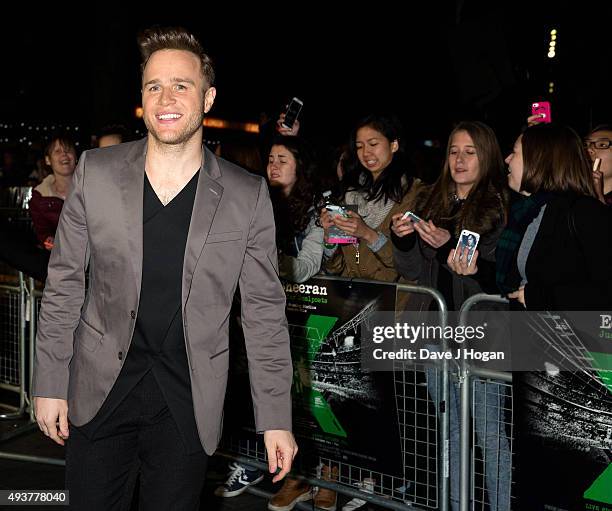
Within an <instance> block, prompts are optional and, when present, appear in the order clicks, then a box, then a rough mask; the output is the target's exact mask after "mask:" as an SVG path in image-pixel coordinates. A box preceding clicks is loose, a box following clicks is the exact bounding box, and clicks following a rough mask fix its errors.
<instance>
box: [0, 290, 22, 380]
mask: <svg viewBox="0 0 612 511" xmlns="http://www.w3.org/2000/svg"><path fill="white" fill-rule="evenodd" d="M20 312H21V311H20V296H19V290H18V289H12V288H0V383H4V384H7V385H12V386H16V387H18V386H19V385H20V384H21V380H22V378H23V375H22V374H20V370H19V357H20V353H21V351H20V350H21V346H20V342H19V328H20Z"/></svg>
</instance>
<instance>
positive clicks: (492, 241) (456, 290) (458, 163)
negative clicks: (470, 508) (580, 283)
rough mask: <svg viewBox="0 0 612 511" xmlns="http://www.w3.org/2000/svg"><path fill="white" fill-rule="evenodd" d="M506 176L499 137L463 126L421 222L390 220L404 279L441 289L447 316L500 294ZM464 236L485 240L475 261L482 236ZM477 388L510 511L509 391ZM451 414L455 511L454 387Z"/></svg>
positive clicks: (491, 498) (432, 377)
mask: <svg viewBox="0 0 612 511" xmlns="http://www.w3.org/2000/svg"><path fill="white" fill-rule="evenodd" d="M504 174H505V172H504V161H503V157H502V153H501V149H500V147H499V144H498V142H497V138H496V136H495V133H493V130H492V129H491V128H490V127H489V126H487V125H486V124H483V123H481V122H461V123H459V124H458V125H457V126H456V127H455V129H453V131H452V132H451V134H450V136H449V138H448V144H447V150H446V160H445V162H444V167H443V169H442V174H441V175H440V177H439V178H438V180H437V181H436V182H435V183H434V184H433V185H431V186H428V187H425V188H423V189H422V190H421V191H420V193H419V194H418V196H417V198H416V200H415V204H414V210H413V211H414V212H415V213H416V214H417V215H418V216H419V217H420V218H421V219H422V220H420V221H414V220H410V219H409V218H408V217H406V218H404V215H402V214H396V215H393V217H392V218H393V225H392V228H391V229H392V235H391V239H392V241H393V252H394V257H395V264H396V267H397V270H398V272H399V274H400V275H401V276H403V277H405V278H406V279H408V280H416V281H417V283H418V284H419V285H422V286H430V287H435V288H437V289H438V290H439V291H440V292H441V293H442V295H443V296H444V299H445V301H446V304H447V306H448V308H449V310H458V309H459V308H460V306H461V304H462V303H463V302H464V301H465V300H466V299H467V298H469V297H470V296H472V295H474V294H477V293H482V292H494V291H496V288H495V246H496V244H497V240H498V238H499V235H500V234H501V232H502V230H503V229H504V225H505V221H506V204H507V194H506V192H505V187H504V184H503V176H504ZM464 229H465V230H468V231H473V232H476V233H478V234H480V239H479V244H478V248H477V249H476V250H474V251H473V256H472V257H471V258H469V257H468V254H469V252H471V251H472V250H473V248H471V247H469V243H470V242H469V239H470V238H471V239H472V242H473V244H475V242H476V237H475V236H474V235H472V234H469V233H467V234H466V233H464V234H463V236H462V231H463V230H464ZM461 238H465V240H462V241H464V243H463V244H461V245H460V244H458V243H457V242H458V241H459V240H460V239H461ZM461 246H462V247H463V248H461ZM455 247H458V248H457V251H458V253H456V248H455ZM421 307H423V308H426V307H427V303H426V302H422V304H421ZM426 378H427V388H428V391H429V393H430V396H431V398H432V400H433V401H434V403H436V405H440V404H441V396H440V395H439V390H438V389H439V385H438V373H437V372H436V370H435V369H433V368H429V369H427V370H426ZM474 383H475V387H474V393H473V395H474V407H475V409H476V410H477V413H476V415H475V417H474V428H475V431H476V434H477V437H478V441H479V443H480V445H481V446H482V448H483V450H484V462H485V467H484V472H485V481H484V483H485V484H484V486H486V489H487V496H488V502H489V509H491V510H494V511H509V510H510V482H511V455H510V444H509V441H508V436H507V432H506V430H505V426H504V424H505V423H506V419H505V417H504V412H503V411H504V409H505V408H506V407H505V400H506V396H505V391H504V389H505V387H503V386H500V390H499V391H496V392H495V393H491V390H488V389H490V388H488V387H487V384H486V383H484V382H482V381H481V380H475V381H474ZM437 408H438V407H437ZM449 409H450V488H451V509H452V510H453V511H457V510H458V509H459V464H460V463H459V452H460V449H459V436H460V424H459V388H458V385H457V384H456V383H455V384H453V385H451V388H450V403H449ZM480 486H481V487H482V484H481V485H480ZM482 500H484V496H483V498H482Z"/></svg>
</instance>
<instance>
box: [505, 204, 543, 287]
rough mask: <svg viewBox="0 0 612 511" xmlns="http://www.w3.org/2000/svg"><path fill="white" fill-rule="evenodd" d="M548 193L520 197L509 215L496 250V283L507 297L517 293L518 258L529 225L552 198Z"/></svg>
mask: <svg viewBox="0 0 612 511" xmlns="http://www.w3.org/2000/svg"><path fill="white" fill-rule="evenodd" d="M551 196H552V194H551V193H547V192H538V193H534V194H532V195H530V196H528V197H524V196H522V195H521V196H519V197H518V198H517V199H516V200H515V201H514V203H513V204H512V206H511V207H510V213H509V215H508V224H507V225H506V228H505V229H504V231H503V232H502V234H501V236H500V237H499V240H498V241H497V247H496V249H495V281H496V282H497V287H498V288H499V290H500V291H501V293H502V294H503V295H504V296H505V295H507V294H508V293H511V292H513V291H516V290H517V289H518V287H519V284H520V276H519V272H518V266H517V264H516V257H517V254H518V251H519V248H520V246H521V242H522V241H523V236H524V235H525V231H526V230H527V227H528V226H529V224H530V223H531V222H532V221H533V219H534V218H535V217H537V216H538V214H539V213H540V210H541V209H542V206H544V204H546V203H547V202H548V201H549V199H550V198H551Z"/></svg>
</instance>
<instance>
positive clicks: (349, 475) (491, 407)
mask: <svg viewBox="0 0 612 511" xmlns="http://www.w3.org/2000/svg"><path fill="white" fill-rule="evenodd" d="M327 279H328V280H342V279H338V278H332V277H327ZM344 280H346V281H347V283H348V284H349V285H350V283H351V282H352V283H368V281H362V280H352V281H348V280H347V279H344ZM376 284H377V285H380V284H381V283H380V282H376ZM388 285H389V286H395V288H396V292H400V293H403V292H408V293H415V294H423V295H427V296H429V297H430V298H431V299H432V300H434V301H435V302H436V303H437V306H438V309H439V310H438V314H439V319H438V320H439V322H440V324H441V325H442V326H444V325H446V324H447V322H448V312H447V308H446V303H445V301H444V299H443V298H442V296H441V294H440V293H439V292H438V291H437V290H435V289H432V288H426V287H422V286H415V285H408V284H388ZM40 299H41V293H40V292H39V291H37V290H36V289H35V286H34V281H33V280H32V279H27V280H26V279H24V277H23V276H20V285H19V286H5V285H4V286H0V318H2V322H1V325H2V329H1V330H0V336H1V337H0V339H2V346H3V349H4V350H8V353H9V354H11V355H10V356H6V355H5V353H2V357H1V358H0V387H1V388H3V389H6V390H9V391H12V392H15V393H17V394H18V396H19V405H18V406H15V407H13V409H10V412H11V413H9V414H3V415H2V416H0V418H7V419H8V418H13V419H14V418H19V417H25V416H26V415H29V419H30V420H29V429H32V428H33V427H35V423H34V417H33V410H32V407H31V406H30V397H29V389H30V384H31V376H32V369H33V353H34V343H35V336H36V321H37V318H38V312H39V309H40ZM504 301H505V300H503V299H501V298H498V297H494V296H490V295H476V296H473V297H471V298H470V299H468V300H467V301H466V302H465V303H464V304H463V306H462V308H461V311H460V312H461V314H460V321H463V322H465V320H466V318H467V314H469V312H470V310H471V309H472V307H473V306H474V305H475V304H476V303H481V302H497V303H503V302H504ZM28 327H29V328H28ZM7 346H8V347H9V348H7ZM448 364H449V362H448V361H447V360H446V359H444V360H443V361H442V368H441V370H439V371H438V370H435V371H436V374H435V378H434V380H435V386H436V389H437V390H436V391H435V393H436V397H435V398H433V397H432V396H431V388H430V383H431V382H430V381H428V377H429V374H428V371H431V370H427V371H425V370H424V369H420V368H419V369H415V368H414V366H411V368H410V369H405V368H404V367H401V366H399V367H398V369H397V370H396V371H395V372H394V384H395V400H396V406H397V417H398V426H399V428H400V432H401V433H400V436H401V442H402V461H403V476H402V477H397V476H394V475H390V474H385V473H382V472H374V471H372V470H367V469H364V468H362V467H359V466H356V465H350V464H347V463H344V462H343V461H342V460H337V459H329V458H325V459H321V460H320V461H321V462H323V463H327V464H329V465H330V466H332V465H333V466H336V467H337V468H338V478H337V481H330V480H322V479H321V478H320V477H316V476H315V475H314V474H313V473H304V474H302V475H299V476H298V477H301V478H305V479H307V480H308V481H309V482H310V483H311V484H314V485H317V486H320V487H325V488H329V489H332V490H335V491H337V492H339V493H341V494H344V495H347V496H349V497H356V498H360V499H362V500H364V501H366V502H371V503H373V504H377V505H379V506H381V507H384V508H387V509H406V508H407V507H410V508H411V509H414V510H415V511H418V510H419V509H420V510H423V511H427V510H432V509H436V510H441V511H448V509H449V508H450V493H451V477H452V476H453V470H452V468H451V467H450V459H451V457H452V456H451V452H450V450H451V448H452V445H453V440H452V438H451V435H452V434H451V433H450V429H451V428H450V426H451V421H453V420H454V418H453V417H452V414H451V410H452V406H451V400H452V399H454V398H453V397H452V396H450V397H449V388H451V387H453V388H454V385H455V384H454V383H452V384H451V383H450V381H451V377H453V371H452V370H451V368H450V367H449V365H448ZM458 379H459V387H460V389H459V390H460V399H459V405H460V419H461V420H459V418H457V420H459V425H460V428H461V429H460V438H459V446H460V454H461V455H460V460H461V464H460V506H461V511H467V510H468V509H470V503H471V504H472V509H485V508H487V509H497V510H499V511H506V509H509V507H508V508H504V506H503V504H502V503H500V502H499V500H500V485H502V486H503V485H506V484H507V485H510V481H509V480H508V481H506V480H505V479H503V478H501V479H500V478H499V477H498V478H497V479H496V481H495V484H496V488H497V490H496V491H495V492H492V490H491V486H490V484H489V485H487V478H488V479H489V483H491V481H490V479H491V477H490V474H491V473H493V471H495V472H497V473H499V471H500V464H501V463H502V461H501V460H503V456H502V454H500V452H501V451H500V449H499V448H498V449H497V451H496V450H495V449H491V445H492V444H490V443H487V438H488V437H489V436H490V434H491V435H492V434H493V433H491V431H497V434H498V437H501V436H503V435H502V433H503V430H505V429H508V430H509V431H510V433H509V438H508V441H509V449H510V454H511V449H512V448H511V446H512V394H511V387H510V386H509V385H508V384H509V383H510V382H511V379H512V377H511V374H509V373H498V372H496V371H487V370H482V369H477V368H469V367H466V366H463V367H462V368H461V369H460V371H459V374H458ZM488 396H493V399H492V400H491V399H489V398H488ZM0 406H3V405H2V404H1V403H0ZM5 408H7V407H6V406H5ZM491 424H493V425H494V426H495V428H493V429H492V430H491V429H490V425H491ZM470 425H471V428H470ZM470 429H471V430H472V431H473V435H472V438H470ZM480 432H484V433H483V434H481V433H480ZM491 438H493V437H491ZM5 439H6V437H5ZM489 440H490V438H489ZM471 441H473V445H474V448H473V449H472V451H470V445H471ZM497 444H498V446H499V445H500V440H499V438H498V439H497ZM491 452H493V456H491ZM478 453H481V456H480V457H478ZM220 454H221V455H224V456H226V457H230V458H232V459H235V460H237V461H240V462H245V463H250V464H252V465H254V466H259V467H260V468H265V467H266V466H267V465H266V464H265V462H266V453H265V449H264V448H263V446H262V444H261V443H260V442H258V441H253V440H250V439H249V440H244V439H229V441H228V442H226V443H225V444H224V445H223V449H222V450H221V451H220ZM0 458H6V459H14V460H21V461H30V462H39V463H50V464H58V465H62V464H64V461H63V460H58V459H50V458H41V457H36V456H27V455H22V454H18V453H6V452H0ZM491 460H497V461H496V464H494V466H492V465H491V463H492V461H491ZM365 478H373V479H375V480H376V484H375V487H374V492H373V493H368V492H365V491H361V490H359V489H357V488H356V486H355V485H356V484H357V483H359V482H360V481H363V480H364V479H365ZM253 491H255V492H258V493H261V491H260V490H257V489H253ZM493 493H494V495H493ZM492 495H493V496H494V497H495V499H496V502H497V504H495V505H496V506H497V507H495V505H492V504H491V498H492ZM485 496H488V498H485ZM501 498H503V495H502V496H501ZM487 505H488V507H487Z"/></svg>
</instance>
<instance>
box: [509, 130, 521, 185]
mask: <svg viewBox="0 0 612 511" xmlns="http://www.w3.org/2000/svg"><path fill="white" fill-rule="evenodd" d="M522 139H523V135H521V136H519V138H517V139H516V142H515V143H514V148H513V149H512V152H511V153H510V154H509V155H508V157H507V158H506V160H505V161H506V163H507V164H508V169H509V172H508V186H509V187H510V188H512V189H513V190H514V191H515V192H520V191H521V182H522V181H523V144H522V142H521V141H522Z"/></svg>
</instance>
